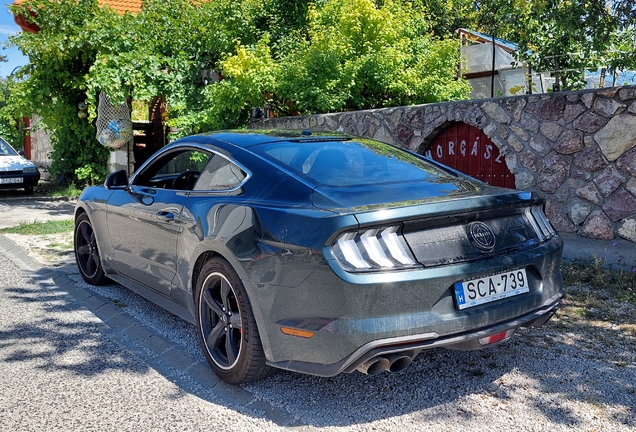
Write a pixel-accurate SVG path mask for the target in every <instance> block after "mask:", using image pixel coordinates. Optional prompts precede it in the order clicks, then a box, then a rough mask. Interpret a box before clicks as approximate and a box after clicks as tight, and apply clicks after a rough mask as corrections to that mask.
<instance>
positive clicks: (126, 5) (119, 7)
mask: <svg viewBox="0 0 636 432" xmlns="http://www.w3.org/2000/svg"><path fill="white" fill-rule="evenodd" d="M142 4H143V1H142V0H99V5H100V6H104V5H108V6H110V7H111V8H113V9H115V11H116V12H117V13H118V14H120V15H123V14H124V13H125V12H130V13H133V14H138V13H139V12H141V6H142Z"/></svg>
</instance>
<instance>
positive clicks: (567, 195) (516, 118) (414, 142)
mask: <svg viewBox="0 0 636 432" xmlns="http://www.w3.org/2000/svg"><path fill="white" fill-rule="evenodd" d="M456 122H463V123H467V124H469V125H471V126H474V127H477V128H479V129H481V130H483V132H484V133H485V134H486V135H487V136H488V137H489V138H490V139H491V140H492V141H493V143H494V144H495V145H496V146H497V147H498V148H499V151H500V152H501V154H502V155H504V156H505V160H506V165H507V166H508V168H509V169H510V171H511V172H512V173H513V174H514V175H515V181H516V186H517V189H528V190H534V191H536V192H537V193H538V194H540V195H541V196H543V197H544V198H545V199H546V200H547V205H546V213H547V215H548V217H549V218H550V220H551V221H552V223H553V224H554V225H555V227H556V228H557V229H558V230H559V231H561V232H576V233H578V235H581V236H584V237H590V238H599V239H612V238H614V237H615V236H620V237H623V238H625V239H628V240H631V241H633V242H636V86H629V87H613V88H604V89H597V90H583V91H576V92H560V93H548V94H540V95H525V96H517V97H507V98H496V99H480V100H470V101H458V102H446V103H439V104H426V105H417V106H409V107H396V108H386V109H378V110H368V111H353V112H344V113H334V114H319V115H313V116H308V117H280V118H272V119H262V120H254V121H253V122H252V124H251V125H250V127H251V128H254V129H259V128H261V129H262V128H281V129H311V130H322V131H340V132H346V133H349V134H352V135H356V136H362V137H368V138H375V139H377V140H379V141H383V142H386V143H390V144H394V145H397V146H401V147H405V148H409V149H411V150H414V151H417V152H419V153H422V154H423V153H424V152H425V151H426V149H427V147H428V145H429V144H430V142H431V141H432V140H433V139H434V138H435V137H436V136H437V135H438V134H439V132H441V131H442V130H444V129H445V128H446V127H448V126H450V125H451V124H453V123H456Z"/></svg>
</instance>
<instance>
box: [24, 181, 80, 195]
mask: <svg viewBox="0 0 636 432" xmlns="http://www.w3.org/2000/svg"><path fill="white" fill-rule="evenodd" d="M35 193H36V194H37V195H40V196H48V197H70V198H77V197H79V196H80V195H81V194H82V189H78V188H77V186H75V184H73V183H71V184H70V185H68V186H67V185H64V184H57V183H40V184H39V185H37V186H36V187H35Z"/></svg>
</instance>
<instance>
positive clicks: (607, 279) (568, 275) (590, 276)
mask: <svg viewBox="0 0 636 432" xmlns="http://www.w3.org/2000/svg"><path fill="white" fill-rule="evenodd" d="M561 270H562V273H563V282H564V284H565V286H566V287H570V286H577V287H580V286H589V287H591V288H594V290H587V291H581V292H580V295H583V296H586V297H587V298H579V299H578V300H582V301H590V300H594V299H592V298H590V296H595V295H597V294H596V293H597V292H598V291H597V289H598V290H602V291H603V292H605V293H607V294H608V295H610V296H611V297H614V298H615V299H617V300H620V301H627V302H630V303H633V304H636V268H632V269H630V270H627V269H620V270H619V269H613V268H607V267H606V266H604V265H603V261H602V260H600V259H596V260H594V261H586V260H572V261H563V263H562V265H561Z"/></svg>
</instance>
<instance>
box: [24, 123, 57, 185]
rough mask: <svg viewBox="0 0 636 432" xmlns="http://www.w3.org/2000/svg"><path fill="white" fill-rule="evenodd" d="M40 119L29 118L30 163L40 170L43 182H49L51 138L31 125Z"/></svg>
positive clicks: (51, 151) (51, 150)
mask: <svg viewBox="0 0 636 432" xmlns="http://www.w3.org/2000/svg"><path fill="white" fill-rule="evenodd" d="M40 120H41V118H40V117H39V116H37V115H33V117H32V118H31V126H32V127H31V129H30V131H29V134H30V135H31V161H32V162H33V163H34V164H36V165H37V166H38V168H40V173H41V174H42V179H43V180H49V179H50V175H49V167H50V166H51V162H52V160H51V153H53V146H52V145H51V137H49V134H47V133H46V132H45V131H44V130H43V129H41V128H33V125H35V124H37V123H38V122H39V121H40Z"/></svg>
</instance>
